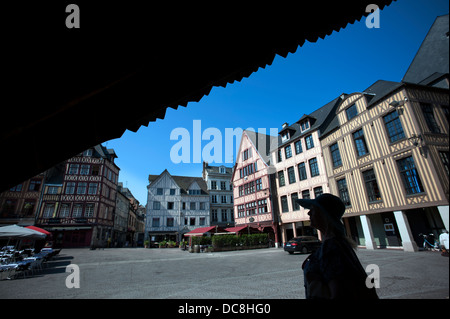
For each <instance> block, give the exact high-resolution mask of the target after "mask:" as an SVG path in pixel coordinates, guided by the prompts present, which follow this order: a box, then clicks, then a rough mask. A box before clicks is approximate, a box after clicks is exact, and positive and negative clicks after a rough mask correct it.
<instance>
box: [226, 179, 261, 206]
mask: <svg viewBox="0 0 450 319" xmlns="http://www.w3.org/2000/svg"><path fill="white" fill-rule="evenodd" d="M252 184H253V185H254V183H253V182H252ZM220 199H221V200H220V202H221V203H222V204H226V203H227V196H226V195H221V196H220Z"/></svg>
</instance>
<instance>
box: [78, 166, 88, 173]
mask: <svg viewBox="0 0 450 319" xmlns="http://www.w3.org/2000/svg"><path fill="white" fill-rule="evenodd" d="M80 175H89V165H81V169H80Z"/></svg>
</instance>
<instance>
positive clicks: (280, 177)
mask: <svg viewBox="0 0 450 319" xmlns="http://www.w3.org/2000/svg"><path fill="white" fill-rule="evenodd" d="M278 185H279V187H282V186H284V185H286V183H285V181H284V172H283V171H279V172H278Z"/></svg>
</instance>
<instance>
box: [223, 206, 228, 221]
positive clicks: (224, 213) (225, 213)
mask: <svg viewBox="0 0 450 319" xmlns="http://www.w3.org/2000/svg"><path fill="white" fill-rule="evenodd" d="M222 221H223V222H226V221H228V214H227V210H226V209H222Z"/></svg>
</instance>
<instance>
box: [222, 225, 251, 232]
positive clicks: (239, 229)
mask: <svg viewBox="0 0 450 319" xmlns="http://www.w3.org/2000/svg"><path fill="white" fill-rule="evenodd" d="M246 228H247V226H238V227H229V228H225V230H226V231H227V232H230V233H238V232H240V231H241V230H244V229H246Z"/></svg>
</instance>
